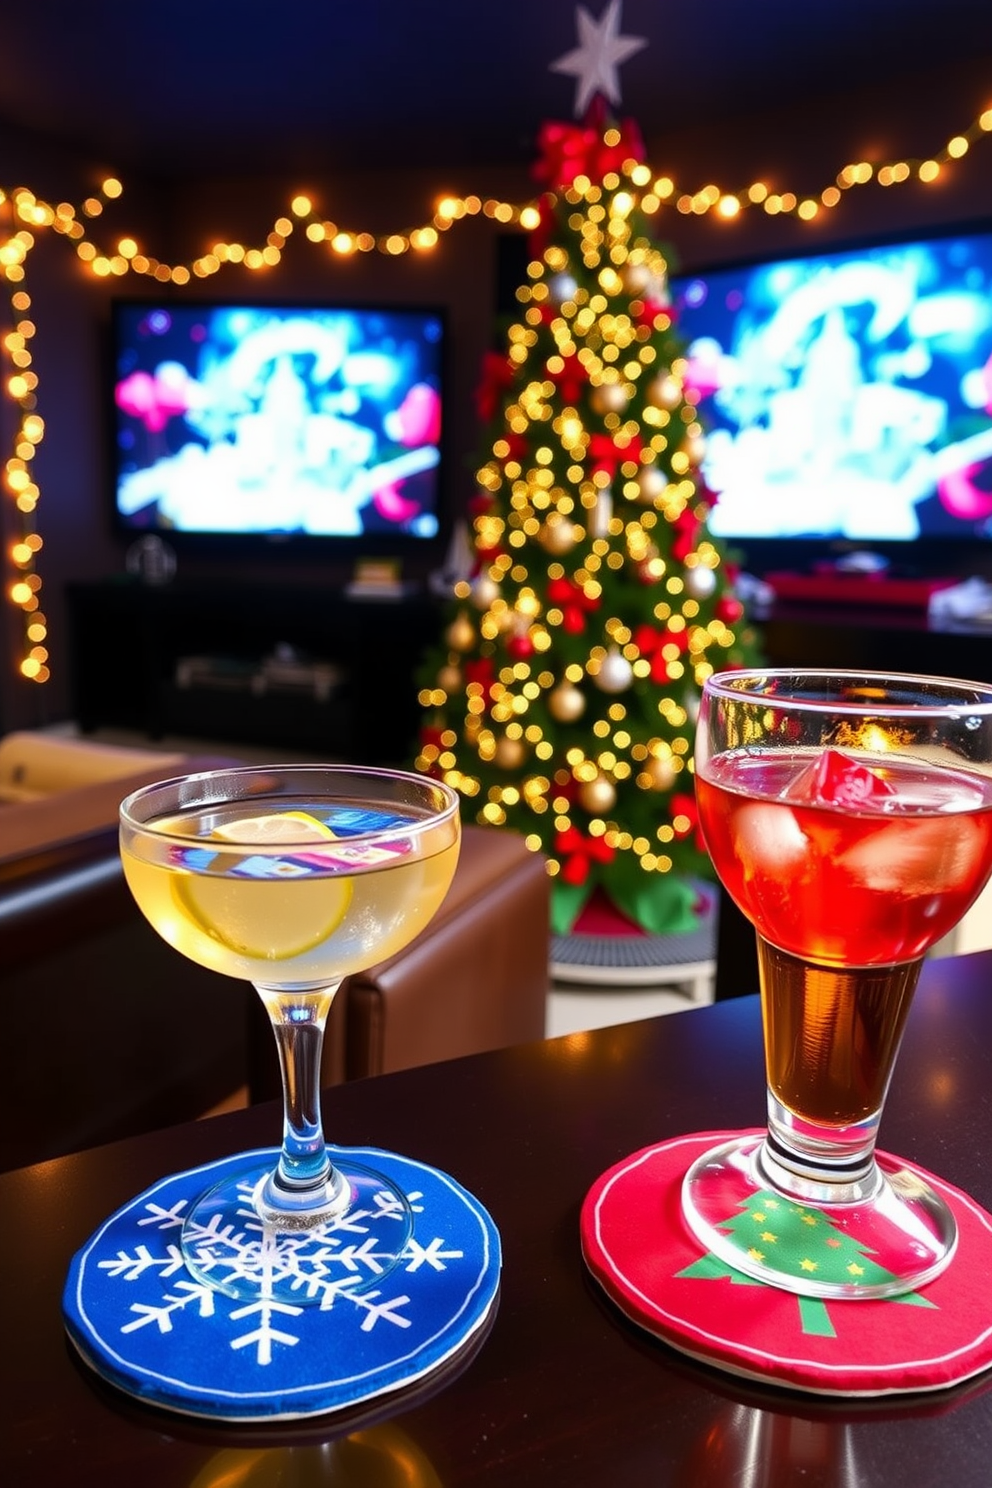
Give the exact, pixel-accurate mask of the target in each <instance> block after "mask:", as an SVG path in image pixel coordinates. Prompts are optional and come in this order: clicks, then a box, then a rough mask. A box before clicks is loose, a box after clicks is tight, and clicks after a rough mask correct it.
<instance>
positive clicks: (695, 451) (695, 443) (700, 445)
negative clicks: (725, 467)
mask: <svg viewBox="0 0 992 1488" xmlns="http://www.w3.org/2000/svg"><path fill="white" fill-rule="evenodd" d="M682 448H683V450H684V451H685V454H686V457H687V458H688V459H689V460H691V461H692V463H693V465H701V464H702V463H703V458H704V456H705V454H706V440H705V439H704V438H703V436H702V435H701V434H690V435H689V437H688V439H687V440H686V441H685V443H684V444H683V446H682Z"/></svg>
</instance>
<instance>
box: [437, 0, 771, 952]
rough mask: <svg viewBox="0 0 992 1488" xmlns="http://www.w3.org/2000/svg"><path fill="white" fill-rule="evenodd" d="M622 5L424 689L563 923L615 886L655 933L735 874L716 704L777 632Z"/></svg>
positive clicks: (543, 169)
mask: <svg viewBox="0 0 992 1488" xmlns="http://www.w3.org/2000/svg"><path fill="white" fill-rule="evenodd" d="M617 14H618V7H617V5H616V4H615V3H614V4H611V6H610V8H609V10H608V11H607V12H606V14H605V15H604V17H603V20H602V23H601V26H600V28H599V30H597V29H596V27H595V25H594V23H592V22H590V20H589V17H588V16H587V15H585V13H584V12H582V11H580V22H581V20H582V19H583V18H584V20H585V23H586V34H585V35H584V43H585V45H584V48H580V49H579V50H578V51H577V52H575V53H571V54H569V55H568V57H565V58H562V59H560V61H559V63H557V64H555V66H556V68H557V70H559V71H573V72H575V73H576V74H577V75H578V76H579V78H580V86H579V92H578V101H579V102H581V103H582V104H583V105H585V104H586V103H588V109H587V112H586V115H585V118H584V121H583V123H582V124H580V125H570V124H561V123H552V124H548V125H546V126H545V128H544V129H543V131H542V135H541V139H540V152H539V161H538V165H537V167H536V174H537V175H538V178H539V179H540V180H541V182H542V185H543V187H544V190H543V193H542V195H541V196H540V199H539V202H538V203H537V204H536V212H535V214H534V215H535V218H536V226H535V227H534V229H533V231H532V232H531V234H530V238H529V243H528V247H529V257H530V262H529V265H528V268H527V280H526V282H525V283H524V284H522V285H521V286H520V288H519V289H518V291H517V300H518V302H519V306H520V313H519V318H518V319H516V320H515V322H514V323H513V324H512V325H510V327H509V329H508V332H507V336H506V343H505V351H504V352H501V353H499V354H497V353H492V354H490V355H489V356H488V357H487V359H486V364H485V367H484V369H483V379H482V385H481V387H480V391H479V405H480V412H481V413H482V414H483V415H484V417H485V418H486V419H487V420H488V422H489V437H488V439H487V446H486V447H487V450H488V453H487V455H486V458H485V460H484V463H482V465H481V468H480V469H479V471H478V474H477V481H478V496H477V498H476V500H475V503H474V506H473V511H472V517H473V530H472V544H473V570H474V571H473V573H472V574H471V576H470V577H467V578H466V579H465V580H464V581H463V582H460V583H459V584H458V585H457V586H456V588H455V593H454V598H453V600H452V602H451V611H450V614H449V615H448V617H447V620H446V624H445V628H444V633H443V638H442V642H441V645H440V646H439V648H438V649H437V651H436V652H435V653H434V654H433V655H432V656H430V657H429V658H428V660H427V663H426V665H425V669H424V674H423V683H422V690H421V692H420V701H421V704H422V706H423V708H424V710H425V715H424V727H423V730H422V739H421V750H420V754H419V757H418V759H417V767H418V769H420V770H423V771H427V772H431V773H435V774H438V775H440V776H442V777H443V778H444V779H445V780H447V781H448V782H449V783H450V784H452V785H453V786H455V787H456V788H457V790H458V791H459V792H460V794H461V797H462V800H463V802H464V816H465V818H466V820H471V821H477V822H479V823H483V824H489V825H492V826H495V827H508V828H513V829H515V830H518V831H520V832H522V833H523V834H524V836H525V837H526V839H527V841H528V843H529V845H530V846H531V847H532V848H534V849H535V850H540V851H542V852H543V853H545V854H546V856H547V860H548V864H549V871H550V872H551V874H552V875H553V925H552V928H553V929H554V931H555V932H556V933H559V934H561V933H564V932H566V931H567V930H569V929H571V928H572V927H573V926H574V925H575V923H576V921H577V919H578V917H579V916H580V914H581V912H582V910H583V908H584V907H585V906H586V904H587V902H588V901H589V899H590V897H591V896H592V895H593V894H594V893H598V894H599V895H601V896H602V895H605V896H606V898H607V899H608V901H609V904H610V905H611V906H612V907H613V909H614V910H616V911H618V912H619V913H620V914H621V915H623V916H624V917H625V918H626V919H628V920H631V921H633V922H634V923H635V924H636V925H637V926H639V927H640V928H641V929H643V930H644V931H647V932H650V933H655V934H666V933H674V932H679V931H684V930H688V929H691V928H693V926H694V925H695V923H696V913H697V907H698V900H699V895H698V880H699V879H700V878H712V877H713V874H712V868H711V865H710V862H709V859H708V857H707V856H706V853H705V850H704V848H703V845H702V843H701V841H700V839H699V837H698V833H697V819H696V806H695V796H694V790H693V776H692V763H691V760H692V744H693V732H694V725H695V717H696V712H697V709H698V701H699V696H700V692H701V689H702V684H703V682H704V680H705V678H706V677H707V676H708V675H709V674H710V673H711V672H713V671H716V670H724V669H726V668H728V667H735V666H739V665H742V664H744V663H745V662H746V661H748V660H750V659H751V651H752V648H753V638H752V636H751V633H750V632H749V631H748V630H747V628H746V626H745V624H744V614H743V606H742V604H741V602H740V600H739V599H738V597H737V595H736V594H735V592H734V587H733V585H734V578H735V573H734V569H733V567H732V565H731V564H730V563H729V562H728V561H727V555H726V554H725V553H724V552H723V551H722V550H721V547H720V545H719V543H718V542H716V541H714V540H713V538H712V537H711V536H710V535H709V533H708V531H707V525H706V519H707V515H708V512H709V509H710V503H711V498H710V495H709V493H708V492H707V489H706V487H705V484H704V482H703V480H702V478H701V475H700V462H701V460H702V458H703V453H704V447H705V446H704V430H703V425H702V423H701V420H700V417H699V411H698V407H697V403H698V392H697V390H696V389H695V388H694V386H693V383H692V367H691V363H690V362H689V360H688V359H687V356H686V349H685V347H684V346H683V344H682V342H681V340H680V338H679V334H678V325H677V317H676V313H675V310H674V308H673V306H672V304H671V303H670V300H669V294H668V255H667V254H666V252H665V251H663V249H662V248H661V246H660V245H659V244H658V243H656V242H655V241H654V239H653V237H652V233H651V218H652V216H653V214H654V213H656V212H657V211H658V209H659V207H660V205H661V202H660V198H659V196H658V195H657V194H656V193H655V191H654V189H653V173H652V171H651V170H650V169H649V168H648V166H647V165H646V164H645V162H644V148H643V144H642V142H641V140H640V136H639V133H638V131H637V128H636V126H635V125H634V124H633V123H632V122H631V121H629V120H625V121H622V122H616V121H614V120H613V119H612V117H611V116H610V115H609V113H608V111H607V106H608V104H609V102H610V101H611V97H610V96H607V97H604V93H603V88H604V87H605V89H606V92H607V94H608V95H611V96H612V97H615V95H616V86H615V67H614V66H613V64H614V63H615V61H617V60H622V58H623V56H624V55H629V54H630V51H631V49H632V47H631V44H632V43H636V42H637V38H624V37H620V36H618V35H616V32H615V28H616V21H617ZM590 27H591V30H590V29H589V28H590ZM582 30H583V28H582V26H581V24H580V32H581V31H582Z"/></svg>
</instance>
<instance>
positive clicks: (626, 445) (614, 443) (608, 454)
mask: <svg viewBox="0 0 992 1488" xmlns="http://www.w3.org/2000/svg"><path fill="white" fill-rule="evenodd" d="M641 447H642V440H641V436H640V435H639V434H634V435H632V436H631V437H630V438H629V439H628V438H627V437H626V436H624V439H623V441H622V442H621V441H619V440H618V439H615V438H614V436H613V435H612V434H591V435H590V436H589V455H590V458H591V460H592V470H593V471H597V470H605V471H606V473H607V475H609V477H610V479H611V480H612V479H613V477H614V476H615V475H616V473H617V467H618V466H619V465H622V464H623V462H624V460H637V459H638V458H639V457H640V453H641Z"/></svg>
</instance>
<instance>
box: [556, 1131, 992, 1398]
mask: <svg viewBox="0 0 992 1488" xmlns="http://www.w3.org/2000/svg"><path fill="white" fill-rule="evenodd" d="M734 1135H736V1133H733V1132H704V1133H697V1134H695V1135H692V1136H686V1137H677V1138H674V1139H672V1140H670V1141H667V1142H661V1143H659V1144H658V1145H657V1146H652V1147H645V1148H643V1149H642V1150H641V1151H640V1152H635V1153H633V1154H632V1155H631V1156H630V1157H627V1158H624V1159H623V1161H622V1162H619V1163H617V1164H616V1165H615V1166H614V1167H612V1168H610V1169H609V1170H608V1171H607V1172H605V1173H604V1174H602V1176H601V1177H600V1178H598V1179H597V1181H596V1182H595V1183H594V1184H593V1186H592V1188H591V1189H590V1190H589V1192H588V1194H587V1195H586V1198H585V1201H584V1203H583V1206H582V1214H581V1219H580V1233H581V1242H582V1253H583V1256H584V1258H585V1261H586V1264H587V1266H588V1267H589V1270H590V1271H591V1273H592V1275H593V1276H594V1277H595V1278H596V1280H597V1281H598V1282H599V1283H600V1285H601V1286H602V1287H603V1289H604V1291H605V1292H606V1293H607V1294H608V1296H609V1297H611V1298H612V1300H613V1301H614V1302H615V1303H616V1304H617V1306H618V1307H619V1308H620V1309H621V1311H622V1312H623V1313H624V1314H625V1315H626V1316H627V1317H629V1318H630V1319H631V1320H632V1321H633V1322H635V1323H637V1324H638V1325H639V1326H641V1327H642V1328H645V1329H646V1330H647V1331H649V1332H651V1333H653V1334H655V1335H656V1336H657V1337H658V1338H661V1339H663V1340H664V1341H665V1342H666V1343H669V1344H671V1345H672V1346H673V1347H674V1348H676V1349H679V1350H680V1351H681V1352H683V1353H685V1354H688V1355H690V1356H692V1357H693V1358H696V1359H699V1360H701V1361H702V1362H704V1363H706V1364H711V1365H716V1366H717V1367H719V1368H722V1369H727V1370H730V1371H732V1372H733V1373H735V1374H738V1375H744V1376H746V1377H747V1378H750V1379H755V1380H760V1381H762V1382H765V1383H771V1384H778V1385H786V1386H789V1387H791V1388H793V1389H798V1390H805V1391H809V1392H811V1393H814V1394H825V1395H861V1396H877V1395H888V1394H901V1393H907V1392H914V1391H921V1390H940V1389H944V1388H946V1387H948V1386H950V1385H955V1384H958V1383H960V1382H961V1381H962V1380H967V1379H970V1378H971V1377H972V1376H974V1375H976V1374H979V1373H981V1372H982V1371H983V1370H985V1369H987V1368H988V1367H989V1366H990V1365H992V1291H990V1288H989V1284H988V1278H989V1275H990V1274H992V1216H990V1215H988V1214H987V1213H986V1212H985V1210H984V1209H981V1208H980V1207H979V1206H978V1205H977V1204H976V1203H975V1201H974V1200H973V1199H971V1198H969V1197H968V1195H967V1194H964V1193H962V1192H961V1191H960V1190H958V1189H955V1188H952V1187H951V1185H950V1184H947V1183H944V1182H943V1181H942V1180H941V1179H939V1178H935V1177H933V1176H932V1175H931V1174H929V1173H925V1172H924V1171H923V1169H921V1168H915V1169H914V1168H913V1165H912V1164H910V1163H904V1164H903V1166H904V1167H906V1168H909V1169H910V1170H911V1171H916V1172H918V1173H921V1174H922V1176H923V1177H925V1178H926V1180H927V1181H928V1182H929V1183H931V1184H932V1185H933V1186H934V1187H935V1188H936V1189H937V1190H938V1191H939V1193H940V1194H941V1195H942V1196H943V1198H944V1199H945V1200H946V1201H947V1203H948V1204H949V1205H950V1207H951V1209H952V1211H953V1213H954V1217H955V1220H956V1221H957V1225H958V1231H959V1239H958V1249H957V1252H956V1254H955V1256H954V1259H953V1260H952V1261H951V1264H950V1266H949V1267H948V1268H947V1270H946V1271H944V1272H943V1274H942V1275H940V1276H938V1277H937V1278H936V1279H935V1280H934V1281H932V1282H930V1283H929V1285H928V1286H926V1287H924V1288H922V1289H921V1290H920V1291H919V1292H918V1293H911V1294H908V1295H907V1296H904V1297H893V1298H887V1299H885V1300H867V1299H858V1300H856V1301H841V1302H835V1301H828V1302H824V1301H822V1300H820V1299H819V1298H815V1297H801V1296H798V1295H796V1294H794V1293H791V1292H786V1291H781V1290H779V1289H778V1288H776V1287H771V1286H766V1285H765V1284H763V1283H762V1282H758V1281H752V1280H751V1279H750V1278H748V1277H745V1276H743V1275H742V1274H741V1273H740V1272H737V1271H733V1270H732V1269H731V1268H730V1267H729V1266H727V1265H726V1264H724V1263H723V1262H722V1261H719V1260H718V1259H717V1258H716V1257H714V1256H712V1255H709V1254H706V1253H705V1252H704V1251H703V1250H702V1248H701V1247H700V1245H699V1242H698V1241H697V1240H696V1239H695V1238H694V1237H693V1236H692V1235H691V1233H690V1231H689V1229H688V1227H687V1226H686V1224H685V1222H684V1220H683V1219H682V1211H681V1186H682V1179H683V1177H684V1176H685V1172H686V1169H687V1168H688V1167H689V1165H690V1164H691V1163H692V1162H693V1161H694V1160H695V1159H696V1158H697V1157H698V1156H700V1154H701V1153H703V1152H705V1151H706V1150H707V1149H708V1148H710V1147H713V1146H716V1145H717V1144H718V1143H719V1142H721V1141H724V1140H727V1139H728V1138H729V1137H732V1136H734ZM804 1209H805V1212H806V1213H807V1214H808V1215H818V1211H815V1210H813V1209H812V1208H811V1206H808V1205H807V1206H804ZM819 1217H821V1218H823V1219H827V1216H825V1215H824V1216H819ZM732 1218H734V1216H728V1219H732ZM828 1243H829V1242H828Z"/></svg>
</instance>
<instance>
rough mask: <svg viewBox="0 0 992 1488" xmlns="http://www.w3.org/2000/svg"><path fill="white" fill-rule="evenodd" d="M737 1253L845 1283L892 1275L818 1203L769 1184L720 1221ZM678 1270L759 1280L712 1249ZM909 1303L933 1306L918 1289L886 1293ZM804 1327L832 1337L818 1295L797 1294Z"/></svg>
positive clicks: (793, 1273) (792, 1272) (795, 1273)
mask: <svg viewBox="0 0 992 1488" xmlns="http://www.w3.org/2000/svg"><path fill="white" fill-rule="evenodd" d="M720 1228H721V1230H723V1231H724V1232H725V1233H726V1234H727V1235H728V1236H729V1237H731V1238H732V1240H733V1242H734V1245H735V1248H737V1249H739V1250H740V1252H741V1254H742V1255H749V1256H750V1257H751V1258H752V1259H753V1260H755V1261H758V1262H760V1263H761V1264H762V1265H765V1266H768V1267H769V1268H770V1269H771V1270H773V1271H778V1272H780V1273H781V1275H782V1276H790V1277H801V1276H806V1277H810V1278H812V1277H815V1278H816V1279H817V1280H818V1281H822V1282H828V1283H835V1284H844V1285H847V1286H865V1287H868V1286H877V1285H878V1284H879V1283H880V1282H885V1281H891V1280H892V1279H893V1274H892V1272H891V1271H887V1270H886V1269H885V1267H884V1266H880V1265H879V1264H878V1262H877V1261H874V1260H873V1259H872V1257H871V1253H870V1251H869V1250H868V1248H867V1247H866V1246H864V1245H862V1244H860V1243H859V1242H858V1241H857V1240H855V1239H853V1238H852V1236H850V1235H848V1234H846V1233H845V1232H844V1231H843V1230H841V1229H838V1228H837V1226H836V1225H834V1224H832V1223H831V1222H830V1219H829V1218H828V1216H827V1215H826V1214H825V1213H824V1211H823V1210H822V1209H815V1208H813V1207H811V1206H810V1205H804V1204H796V1203H793V1202H792V1201H791V1200H790V1199H786V1198H782V1197H780V1196H779V1195H777V1194H775V1193H773V1192H772V1191H771V1190H770V1189H762V1190H761V1191H760V1192H758V1193H755V1194H753V1195H752V1196H751V1198H750V1199H749V1200H748V1202H747V1203H746V1204H744V1206H743V1207H742V1208H741V1209H740V1210H739V1211H738V1212H737V1213H736V1214H732V1215H730V1216H729V1217H728V1218H727V1219H726V1220H724V1222H723V1223H722V1224H721V1226H720ZM676 1274H677V1275H678V1276H685V1277H693V1278H695V1279H697V1280H703V1281H715V1280H718V1279H723V1278H726V1279H729V1280H730V1281H731V1282H732V1283H737V1284H741V1285H747V1286H761V1285H763V1283H761V1282H758V1281H752V1279H751V1278H750V1277H748V1276H745V1275H744V1274H743V1273H742V1272H740V1271H735V1270H734V1269H733V1268H732V1267H731V1266H729V1265H727V1264H726V1262H725V1261H722V1260H720V1259H719V1258H718V1257H717V1256H715V1255H714V1254H713V1253H712V1252H707V1254H706V1255H704V1256H701V1257H700V1258H699V1260H698V1261H693V1263H692V1264H691V1265H690V1266H686V1267H685V1268H684V1269H683V1270H682V1271H679V1272H677V1273H676ZM885 1300H887V1301H890V1302H905V1303H908V1304H909V1305H910V1306H913V1307H935V1306H936V1303H934V1302H931V1301H930V1300H929V1298H927V1297H923V1296H921V1295H920V1294H919V1293H918V1292H901V1293H899V1294H898V1295H897V1296H892V1297H889V1298H886V1299H885ZM796 1301H797V1303H798V1305H799V1320H800V1326H801V1328H802V1331H803V1333H806V1334H815V1335H817V1336H819V1337H822V1338H835V1337H836V1330H835V1328H834V1326H833V1322H832V1320H831V1317H830V1314H829V1312H828V1310H827V1306H826V1303H825V1302H824V1301H823V1300H822V1299H820V1298H819V1297H804V1296H798V1295H797V1297H796Z"/></svg>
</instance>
